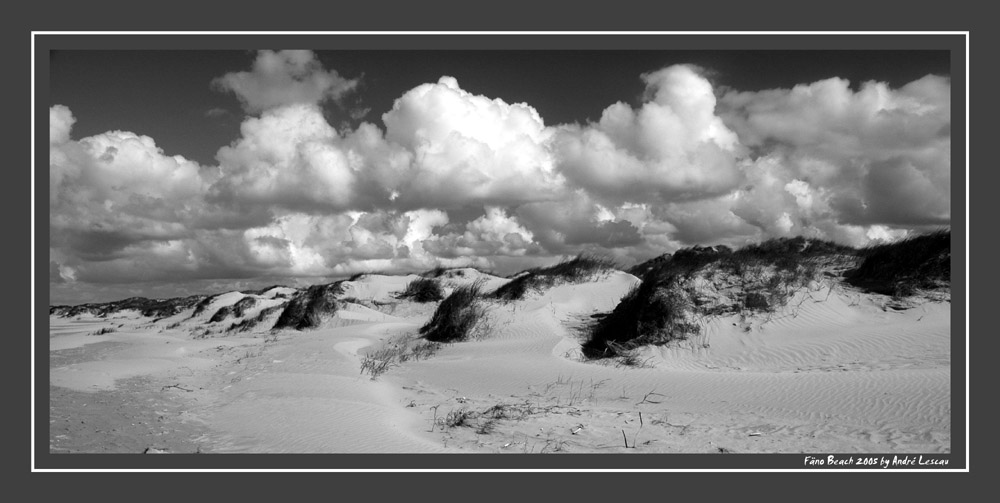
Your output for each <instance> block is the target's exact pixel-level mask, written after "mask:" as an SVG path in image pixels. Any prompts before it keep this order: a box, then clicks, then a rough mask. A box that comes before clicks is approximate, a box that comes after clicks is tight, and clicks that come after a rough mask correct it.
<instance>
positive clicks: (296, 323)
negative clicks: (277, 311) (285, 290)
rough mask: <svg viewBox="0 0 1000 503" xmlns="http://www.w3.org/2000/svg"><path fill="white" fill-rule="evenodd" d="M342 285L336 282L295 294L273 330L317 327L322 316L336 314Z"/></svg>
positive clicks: (312, 287)
mask: <svg viewBox="0 0 1000 503" xmlns="http://www.w3.org/2000/svg"><path fill="white" fill-rule="evenodd" d="M342 283H343V282H340V281H338V282H336V283H331V284H328V285H314V286H311V287H309V288H308V289H306V290H305V291H303V292H299V293H297V294H296V295H295V296H294V297H293V298H292V299H291V300H290V301H289V302H288V304H286V305H285V309H284V310H283V311H282V312H281V316H279V317H278V321H277V322H275V324H274V328H275V329H281V328H292V329H295V330H305V329H307V328H315V327H318V326H319V325H320V323H321V322H322V317H323V315H329V314H333V313H335V312H337V300H336V297H337V295H339V294H340V293H342V292H343V288H342Z"/></svg>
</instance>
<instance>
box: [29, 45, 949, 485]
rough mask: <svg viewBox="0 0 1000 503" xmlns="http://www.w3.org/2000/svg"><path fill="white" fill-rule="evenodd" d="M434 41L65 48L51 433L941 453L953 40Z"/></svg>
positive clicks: (409, 445)
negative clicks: (881, 43) (782, 44)
mask: <svg viewBox="0 0 1000 503" xmlns="http://www.w3.org/2000/svg"><path fill="white" fill-rule="evenodd" d="M441 36H442V37H444V38H445V39H448V38H449V37H450V38H451V40H450V42H453V43H451V44H450V45H451V46H453V48H450V49H449V48H433V49H424V48H421V47H420V44H419V42H420V36H415V37H414V38H416V39H417V42H418V43H417V45H416V47H406V46H404V44H403V43H402V42H399V43H396V42H393V40H395V39H392V38H391V37H388V36H387V37H386V38H389V39H390V43H389V44H387V45H396V47H389V48H370V49H362V48H358V45H357V44H354V45H351V44H347V47H346V48H344V49H339V48H338V43H339V40H340V39H338V38H337V37H331V38H329V39H326V38H323V37H317V36H313V37H310V38H302V39H301V40H299V39H296V38H294V37H290V38H284V39H281V40H280V41H276V42H275V41H272V40H271V39H269V38H267V37H259V38H255V39H253V40H254V42H256V43H259V45H258V46H253V47H249V46H242V47H240V48H219V44H206V45H205V47H201V48H191V47H184V48H171V47H169V45H170V41H171V39H170V38H169V37H167V42H166V45H167V46H168V47H164V48H144V47H141V46H142V44H141V43H140V44H139V45H140V47H138V48H135V47H127V46H125V44H126V41H124V40H123V42H122V47H120V48H99V49H89V48H81V49H76V48H73V47H65V48H54V49H52V50H50V51H48V52H47V61H44V62H43V63H44V66H45V68H46V70H47V77H46V78H47V82H45V83H44V85H46V86H47V94H41V95H39V96H36V98H35V99H36V103H35V106H36V109H37V108H38V107H40V106H47V108H48V118H47V122H48V125H49V133H48V134H49V138H48V141H49V144H48V170H47V173H42V171H44V165H43V164H42V163H43V162H44V158H37V159H36V160H35V162H36V166H35V171H36V174H35V176H36V181H35V183H36V184H37V185H39V186H41V187H44V184H47V185H48V201H47V202H46V201H44V200H43V201H40V202H38V203H37V205H38V207H40V208H43V209H44V210H45V212H44V213H39V214H38V215H39V216H41V215H47V218H48V235H47V243H44V244H42V242H39V244H38V245H37V246H39V247H40V248H41V249H39V250H38V253H39V254H40V255H39V256H45V254H46V252H47V262H48V267H49V277H48V278H47V281H46V280H45V278H36V279H35V281H36V283H37V284H38V285H39V288H42V287H45V288H47V291H48V323H49V324H48V326H47V327H42V326H39V327H36V330H37V331H38V334H37V335H36V336H35V351H37V352H40V353H43V354H44V353H45V352H47V354H48V364H49V365H48V368H47V369H44V368H43V369H41V370H40V372H42V373H43V374H46V375H47V381H45V380H39V381H37V382H36V389H35V390H34V394H35V397H36V399H37V400H44V401H47V410H48V418H47V421H48V431H47V432H45V431H40V432H38V433H37V434H38V435H40V436H42V437H44V436H46V435H47V437H48V454H49V455H52V456H50V457H55V458H60V456H61V455H66V456H64V457H63V458H62V459H67V458H68V459H69V461H67V462H68V463H72V456H71V454H135V455H142V454H146V455H149V454H164V455H189V454H202V455H206V456H216V455H251V454H264V453H266V454H419V455H446V456H441V457H435V458H434V459H435V461H434V463H439V464H438V465H434V466H439V467H445V468H462V467H467V466H477V465H475V463H476V461H475V459H478V458H479V457H478V456H474V457H473V461H471V462H469V461H467V460H468V457H466V456H461V455H474V454H478V455H482V456H481V457H482V458H483V459H490V460H491V461H490V462H491V463H496V464H497V465H498V466H502V467H506V468H518V467H519V466H529V465H530V463H535V462H536V460H539V459H544V461H540V462H542V463H546V464H545V465H544V466H547V467H559V466H561V464H560V463H562V461H560V460H571V459H575V458H580V457H583V458H585V459H586V460H587V461H586V462H587V463H589V464H587V466H589V467H603V466H604V465H602V461H601V460H602V459H609V458H610V457H609V456H601V455H617V456H623V455H627V456H628V457H629V458H632V457H634V458H636V459H637V460H642V459H658V457H662V455H670V456H667V458H669V459H670V460H672V461H671V462H670V463H671V466H679V467H683V466H685V461H684V460H685V459H688V457H693V456H694V455H705V454H711V455H713V457H712V458H711V461H710V462H709V461H699V463H702V465H703V464H704V463H708V465H710V466H724V465H725V463H727V462H728V461H726V460H727V459H728V460H731V462H733V463H736V464H737V465H739V463H741V461H738V460H740V459H744V460H745V459H746V458H745V457H741V456H742V455H747V454H755V455H756V454H768V455H772V454H773V455H795V456H794V457H792V458H788V457H783V458H781V459H782V460H783V461H782V463H783V464H782V465H781V467H782V468H818V469H827V468H855V469H869V468H881V469H906V468H924V469H927V468H930V469H947V468H951V467H953V466H949V462H951V463H955V461H954V460H951V458H950V455H951V454H952V453H953V450H958V451H960V452H964V449H965V447H964V446H965V444H966V438H965V436H964V425H961V429H958V430H955V429H956V428H959V425H956V424H953V414H954V413H955V412H956V411H954V410H953V406H954V405H955V404H961V406H962V407H963V409H964V407H965V405H964V400H965V392H964V390H963V391H962V396H960V397H956V396H954V393H953V389H954V386H955V381H956V380H960V381H961V383H962V384H964V383H965V382H966V376H965V375H964V370H963V374H954V373H953V365H952V364H953V361H952V360H953V358H956V359H959V358H960V359H961V360H962V361H963V362H964V361H965V360H966V358H967V355H966V353H965V352H964V351H965V350H964V348H965V346H964V344H965V338H966V332H965V327H964V326H956V327H953V326H952V325H953V320H954V317H953V314H954V313H953V309H952V268H953V267H952V253H951V252H952V249H953V243H954V244H955V246H957V245H958V244H959V243H958V242H957V241H956V240H958V239H961V240H962V241H963V246H964V239H965V238H964V237H963V238H959V237H958V236H956V237H953V236H952V212H953V201H952V194H953V193H954V192H955V190H956V189H955V188H953V186H952V174H953V172H956V171H960V172H962V173H964V172H965V171H966V166H965V165H954V166H953V158H961V159H962V162H964V157H962V156H964V155H965V152H966V149H967V146H966V144H965V141H964V140H962V141H961V142H960V143H956V144H955V145H953V144H952V134H953V131H952V128H953V123H952V108H953V107H957V108H960V109H962V111H961V114H960V116H961V117H963V118H964V117H965V114H966V113H967V112H966V111H965V108H966V103H965V102H964V99H963V100H962V101H956V100H955V99H954V98H953V97H954V96H955V94H954V92H955V90H953V89H952V78H953V75H952V71H953V68H954V63H955V62H954V61H953V58H954V54H953V53H952V51H949V50H948V49H947V48H946V47H945V46H944V45H942V47H941V48H926V47H927V44H924V45H922V46H920V47H918V48H899V47H895V48H879V47H873V48H864V49H860V48H843V49H841V48H832V49H831V48H826V49H810V48H798V47H795V45H796V44H797V43H798V41H800V40H802V39H806V41H807V42H808V39H809V37H808V36H798V37H795V36H788V40H787V46H788V47H787V48H784V49H782V48H767V49H756V48H753V40H752V39H753V37H752V36H750V37H748V38H749V39H750V40H749V42H750V43H749V44H745V43H738V42H739V41H733V43H726V42H724V43H721V44H720V43H716V44H715V47H714V48H700V47H694V46H693V45H692V42H691V40H690V39H688V40H687V41H685V42H684V43H680V44H678V43H676V39H672V38H670V37H663V38H662V39H658V38H656V37H652V40H653V41H654V42H653V43H645V45H644V46H643V47H641V48H616V47H609V48H606V49H605V48H601V47H600V43H601V39H600V38H599V37H598V38H597V39H596V41H594V39H590V41H589V42H588V43H587V44H584V45H583V46H582V47H581V48H554V44H552V43H551V42H550V41H546V42H544V43H541V44H539V47H538V48H526V47H523V46H522V47H517V48H508V47H505V46H504V39H503V38H501V42H499V44H498V45H497V47H496V48H489V49H486V48H477V47H476V37H475V36H470V35H465V36H461V35H441ZM112 38H113V37H112ZM124 38H125V39H126V40H127V37H124ZM138 38H140V39H141V38H142V37H138ZM178 38H183V37H182V36H179V37H178ZM221 38H223V39H225V38H226V37H225V36H224V35H223V36H221ZM512 38H514V36H512ZM555 38H559V37H558V36H555ZM470 39H471V46H470V47H466V46H463V44H465V43H466V42H468V41H470ZM698 40H701V39H697V40H696V41H695V42H694V45H697V43H699V42H698ZM727 44H728V45H727ZM898 45H899V44H897V46H898ZM833 46H834V47H835V46H836V44H833ZM248 47H249V48H248ZM619 47H620V46H619ZM748 47H750V48H748ZM36 64H41V63H39V62H37V61H36ZM963 79H964V76H963ZM962 82H963V87H964V80H963V81H962ZM963 91H964V89H963ZM35 120H36V121H37V122H38V123H39V124H44V122H45V121H46V118H45V117H36V118H35ZM963 121H964V119H963ZM963 127H964V125H963ZM36 129H37V128H36ZM35 140H36V144H38V145H43V143H41V142H42V141H43V140H42V139H41V138H36V139H35ZM953 149H955V151H953ZM956 152H958V153H961V154H962V156H959V157H955V155H954V154H955V153H956ZM965 176H966V175H964V174H963V175H962V178H961V182H960V183H962V184H964V183H965V181H964V180H965ZM956 183H959V181H957V179H956ZM43 191H44V188H42V189H41V191H40V192H39V193H42V192H43ZM46 203H47V204H46ZM963 206H964V203H963ZM954 211H956V212H959V213H961V214H962V215H958V216H956V222H960V223H961V225H962V226H964V225H965V221H966V218H967V217H965V211H966V209H965V208H964V207H962V206H958V205H956V206H954ZM40 221H41V222H44V220H40ZM38 227H39V228H40V229H44V224H38ZM39 232H44V231H43V230H42V231H39ZM963 236H964V234H963ZM46 248H47V249H46ZM955 249H956V253H962V254H963V255H964V251H963V250H964V248H957V247H956V248H955ZM955 274H957V275H960V276H962V278H961V279H962V281H963V282H966V281H967V279H966V278H965V276H966V274H967V272H966V271H964V270H959V269H956V271H955ZM43 283H47V285H42V284H43ZM963 284H964V283H963ZM43 307H44V306H43ZM956 309H957V307H956ZM962 310H963V311H964V308H963V309H962ZM46 329H47V330H48V337H47V341H46V337H45V334H44V332H43V330H46ZM954 338H961V341H959V342H957V343H956V341H955V340H954ZM956 344H957V345H956ZM955 348H959V349H961V353H955V354H953V349H955ZM963 369H964V367H963ZM956 398H960V399H961V400H960V401H958V402H956V401H955V400H956ZM963 413H964V410H963ZM962 417H964V416H962ZM953 431H958V432H959V433H961V436H953ZM447 455H455V456H447ZM577 455H581V456H577ZM963 456H964V454H963ZM219 457H221V458H222V459H223V460H225V459H226V456H219ZM178 458H180V457H178ZM257 459H260V458H257ZM418 459H419V458H418ZM616 459H617V458H616ZM698 459H699V460H704V459H705V458H704V457H701V458H698ZM452 460H454V461H452ZM457 460H461V462H459V461H457ZM524 460H530V461H524ZM522 462H525V463H529V465H523V464H520V463H522ZM637 462H642V461H637ZM221 463H222V464H223V465H224V464H225V463H226V461H221ZM345 463H347V464H346V465H344V466H348V465H349V461H347V462H345ZM418 463H419V462H418ZM702 465H699V466H702ZM708 465H705V466H708ZM320 466H322V465H320ZM417 466H425V465H422V464H418V465H417ZM530 466H535V465H530ZM740 466H741V465H740Z"/></svg>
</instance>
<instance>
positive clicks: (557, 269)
mask: <svg viewBox="0 0 1000 503" xmlns="http://www.w3.org/2000/svg"><path fill="white" fill-rule="evenodd" d="M616 269H618V266H617V264H616V263H615V262H614V261H613V260H611V259H609V258H606V257H597V256H593V255H583V254H581V255H578V256H576V257H575V258H573V259H571V260H567V261H564V262H560V263H558V264H556V265H554V266H550V267H543V268H535V269H529V270H527V271H525V272H523V273H521V274H519V275H517V276H515V277H514V278H513V279H511V280H510V281H509V282H507V283H506V284H505V285H503V286H501V287H500V288H497V289H496V291H494V292H493V293H492V294H491V296H492V297H493V298H495V299H500V300H505V301H512V300H520V299H523V298H524V295H525V293H527V292H528V290H532V289H543V288H550V287H552V286H553V285H555V284H557V283H558V282H578V281H581V280H585V279H587V278H590V277H591V276H592V275H593V274H595V273H599V272H603V271H609V270H616Z"/></svg>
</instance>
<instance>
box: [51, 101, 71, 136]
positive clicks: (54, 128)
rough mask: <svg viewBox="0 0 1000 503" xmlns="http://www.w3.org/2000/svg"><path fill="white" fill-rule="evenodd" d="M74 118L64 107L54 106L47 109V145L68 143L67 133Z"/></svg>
mask: <svg viewBox="0 0 1000 503" xmlns="http://www.w3.org/2000/svg"><path fill="white" fill-rule="evenodd" d="M75 122H76V118H75V117H73V112H71V111H70V109H69V108H68V107H66V106H64V105H54V106H52V107H51V108H49V144H50V145H51V144H57V143H65V142H67V141H69V132H70V130H71V129H72V128H73V124H74V123H75Z"/></svg>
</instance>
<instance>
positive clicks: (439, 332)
mask: <svg viewBox="0 0 1000 503" xmlns="http://www.w3.org/2000/svg"><path fill="white" fill-rule="evenodd" d="M481 294H482V283H481V282H478V281H477V282H475V283H472V284H471V285H465V286H460V287H458V288H456V289H455V290H454V291H453V292H452V293H451V295H449V296H448V297H447V298H446V299H444V300H443V301H441V304H440V305H439V306H438V308H437V310H435V311H434V314H433V315H432V316H431V319H430V321H428V322H427V324H425V325H424V326H423V327H420V334H421V335H422V336H423V337H424V339H426V340H428V341H432V342H460V341H464V340H467V339H468V338H469V336H470V334H471V333H472V330H473V329H474V328H475V326H476V324H477V323H479V321H480V320H481V319H482V318H483V316H484V315H485V314H486V310H485V308H484V307H483V304H482V300H481V299H480V295H481Z"/></svg>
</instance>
